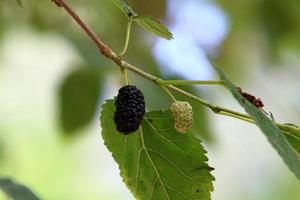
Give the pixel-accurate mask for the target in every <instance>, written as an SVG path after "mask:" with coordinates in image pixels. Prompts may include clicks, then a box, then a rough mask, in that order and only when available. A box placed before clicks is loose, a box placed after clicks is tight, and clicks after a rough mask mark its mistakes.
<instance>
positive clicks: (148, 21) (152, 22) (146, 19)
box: [133, 15, 173, 40]
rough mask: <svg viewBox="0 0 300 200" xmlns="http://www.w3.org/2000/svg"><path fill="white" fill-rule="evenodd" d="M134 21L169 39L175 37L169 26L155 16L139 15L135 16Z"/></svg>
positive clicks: (147, 29)
mask: <svg viewBox="0 0 300 200" xmlns="http://www.w3.org/2000/svg"><path fill="white" fill-rule="evenodd" d="M133 21H134V22H136V23H137V24H138V25H139V26H141V27H142V28H144V29H145V30H146V31H149V32H150V33H153V34H155V35H158V36H160V37H162V38H165V39H167V40H170V39H173V34H172V33H171V32H170V31H169V30H168V28H167V27H166V26H165V25H164V24H162V23H161V22H160V21H159V20H157V19H155V18H154V17H151V16H145V15H137V16H135V17H134V18H133Z"/></svg>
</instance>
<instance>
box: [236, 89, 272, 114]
mask: <svg viewBox="0 0 300 200" xmlns="http://www.w3.org/2000/svg"><path fill="white" fill-rule="evenodd" d="M237 90H238V92H239V93H240V94H241V95H242V96H243V97H244V98H245V99H247V100H248V101H250V102H251V103H252V104H253V105H254V106H256V107H257V108H259V109H260V110H261V111H262V112H263V113H265V114H266V115H268V113H267V112H266V111H264V110H263V107H264V104H263V102H262V100H261V99H260V98H256V97H255V96H253V95H251V94H249V93H247V92H243V91H242V89H241V88H240V87H237Z"/></svg>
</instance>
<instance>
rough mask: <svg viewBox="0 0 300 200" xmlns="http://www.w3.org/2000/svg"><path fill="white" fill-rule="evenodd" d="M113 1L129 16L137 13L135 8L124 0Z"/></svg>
mask: <svg viewBox="0 0 300 200" xmlns="http://www.w3.org/2000/svg"><path fill="white" fill-rule="evenodd" d="M112 2H114V4H115V5H116V6H117V7H118V8H120V9H121V10H122V12H123V13H124V14H125V15H126V16H127V17H129V16H135V15H136V14H135V12H134V11H133V9H132V8H131V7H130V6H129V5H128V4H127V3H126V2H125V1H124V0H112Z"/></svg>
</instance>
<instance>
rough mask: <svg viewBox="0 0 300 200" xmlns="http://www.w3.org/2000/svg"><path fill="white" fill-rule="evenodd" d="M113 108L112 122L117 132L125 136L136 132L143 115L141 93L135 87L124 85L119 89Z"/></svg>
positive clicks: (143, 107)
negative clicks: (114, 108) (114, 109)
mask: <svg viewBox="0 0 300 200" xmlns="http://www.w3.org/2000/svg"><path fill="white" fill-rule="evenodd" d="M115 106H116V111H115V114H114V122H115V125H116V128H117V130H118V131H119V132H121V133H124V134H125V135H128V134H129V133H131V132H134V131H136V130H137V129H138V128H139V126H140V125H141V122H142V120H143V116H144V114H145V100H144V95H143V93H142V92H141V91H140V90H139V89H138V88H137V87H136V86H132V85H126V86H124V87H122V88H120V89H119V93H118V96H117V99H116V102H115Z"/></svg>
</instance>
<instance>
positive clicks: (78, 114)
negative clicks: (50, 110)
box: [59, 67, 102, 133]
mask: <svg viewBox="0 0 300 200" xmlns="http://www.w3.org/2000/svg"><path fill="white" fill-rule="evenodd" d="M101 81H102V77H101V74H100V73H99V71H97V70H96V69H91V68H89V67H82V68H79V69H76V70H74V71H72V72H71V73H70V74H69V75H68V76H67V77H66V79H65V80H64V82H63V83H62V85H61V87H60V91H59V101H60V122H61V125H62V128H63V130H64V131H65V132H66V133H72V132H74V131H76V130H78V129H80V128H82V127H83V126H85V125H87V124H88V123H89V122H90V121H91V120H92V119H93V117H94V116H95V113H96V110H97V109H96V108H97V103H98V100H99V95H100V94H101V91H100V90H101Z"/></svg>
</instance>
